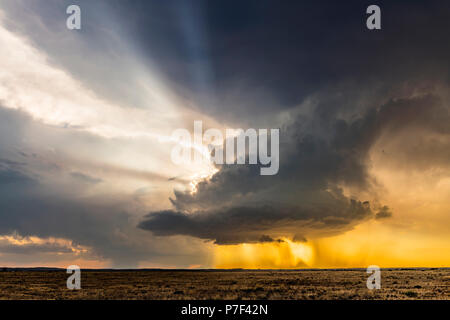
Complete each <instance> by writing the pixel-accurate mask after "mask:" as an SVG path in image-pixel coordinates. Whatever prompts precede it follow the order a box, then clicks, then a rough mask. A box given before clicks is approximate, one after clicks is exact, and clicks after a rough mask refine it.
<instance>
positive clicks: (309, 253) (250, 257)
mask: <svg viewBox="0 0 450 320" xmlns="http://www.w3.org/2000/svg"><path fill="white" fill-rule="evenodd" d="M312 259H313V250H312V247H311V246H310V245H309V244H308V243H299V242H293V241H291V240H289V239H283V242H265V243H243V244H237V245H218V246H216V247H215V250H214V268H220V269H233V268H244V269H295V268H302V267H309V266H310V264H311V262H312Z"/></svg>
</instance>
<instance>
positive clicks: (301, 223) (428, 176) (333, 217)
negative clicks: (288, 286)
mask: <svg viewBox="0 0 450 320" xmlns="http://www.w3.org/2000/svg"><path fill="white" fill-rule="evenodd" d="M71 4H76V5H78V6H79V7H80V9H81V29H80V30H70V29H68V28H67V27H66V20H67V18H68V17H69V15H68V14H67V13H66V9H67V7H68V6H69V5H71ZM371 4H374V3H372V2H368V1H345V3H343V2H337V1H323V0H321V1H295V2H294V1H292V2H291V1H283V2H282V3H280V2H275V1H264V0H263V1H261V0H260V1H252V0H248V1H233V0H231V1H230V0H229V1H214V2H213V1H206V0H199V1H195V2H194V1H181V0H169V1H156V0H147V1H140V0H132V1H119V0H109V1H103V0H96V1H92V0H91V1H87V0H86V1H80V0H78V1H76V0H71V1H66V0H64V1H60V0H58V1H57V0H46V1H44V0H38V1H26V0H0V48H1V49H0V50H1V51H0V52H1V55H0V266H8V267H12V266H57V267H67V266H69V265H73V264H75V265H79V266H80V267H82V268H336V267H367V266H369V265H378V266H380V267H443V266H446V267H448V266H450V250H449V249H450V232H449V231H450V125H449V124H450V90H449V88H450V58H449V57H450V43H449V41H448V32H449V30H450V3H448V1H426V2H425V1H395V2H392V1H390V2H388V1H377V2H376V4H377V5H379V7H380V8H381V30H369V29H367V27H366V19H367V18H368V16H369V15H368V14H366V8H367V7H368V6H369V5H371ZM194 121H202V123H203V127H204V129H205V130H206V129H208V128H214V129H218V130H223V131H225V130H226V129H228V128H234V129H236V128H242V129H244V130H246V129H248V128H257V129H263V128H266V129H272V128H276V129H279V171H278V173H277V174H275V175H267V176H264V175H260V165H252V164H239V165H238V164H224V165H219V164H214V163H212V162H211V161H203V162H200V163H189V164H186V163H185V164H176V163H174V162H173V161H171V152H172V150H173V148H174V146H176V145H177V141H174V139H173V137H172V133H173V132H174V130H176V129H179V128H185V129H187V130H189V131H190V132H193V130H194ZM198 147H199V146H196V145H190V146H188V148H192V150H193V152H194V153H195V152H198V151H195V150H198ZM196 148H197V149H196ZM189 150H190V149H189Z"/></svg>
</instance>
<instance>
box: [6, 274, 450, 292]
mask: <svg viewBox="0 0 450 320" xmlns="http://www.w3.org/2000/svg"><path fill="white" fill-rule="evenodd" d="M69 276H70V275H69V274H67V273H66V270H64V269H61V270H39V271H36V270H18V269H16V270H13V269H3V271H0V299H46V300H47V299H102V300H103V299H120V300H122V299H140V300H142V299H145V300H147V299H151V300H155V299H156V300H159V299H164V300H165V299H176V300H182V299H200V300H201V299H226V300H247V299H282V300H283V299H291V300H292V299H306V300H310V299H402V300H404V299H445V300H448V299H450V269H449V268H442V269H441V268H438V269H434V268H433V269H382V270H381V289H379V290H368V289H367V287H366V280H367V277H368V276H370V275H369V274H367V273H366V270H364V269H349V270H293V271H291V270H289V271H288V270H258V271H254V270H233V271H229V270H226V271H225V270H208V271H206V270H202V271H200V270H194V271H188V270H134V271H131V270H102V271H99V270H82V272H81V289H80V290H68V289H67V287H66V280H67V278H68V277H69Z"/></svg>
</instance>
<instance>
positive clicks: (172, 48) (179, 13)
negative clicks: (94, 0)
mask: <svg viewBox="0 0 450 320" xmlns="http://www.w3.org/2000/svg"><path fill="white" fill-rule="evenodd" d="M111 3H112V5H111V7H112V10H113V11H114V12H116V13H120V14H117V16H118V17H119V19H120V16H122V17H123V18H124V19H125V18H126V19H128V21H129V22H131V23H129V24H128V28H129V30H130V31H132V34H134V36H135V38H136V41H137V42H139V48H140V49H141V50H142V51H143V52H145V53H146V56H147V58H148V59H149V61H158V66H159V68H161V69H162V71H163V72H164V74H165V75H166V76H167V77H168V78H169V79H171V80H172V81H173V82H174V83H177V84H178V88H181V91H180V92H184V90H188V91H189V92H190V93H191V94H192V95H193V98H194V99H196V100H197V101H198V102H199V103H198V105H199V108H200V109H201V110H202V111H203V112H205V113H207V114H209V115H212V116H217V117H219V118H222V119H227V120H234V121H241V122H252V121H254V120H253V118H255V112H257V115H258V117H259V115H260V114H268V115H270V114H271V113H273V112H277V111H279V110H283V109H290V108H292V107H294V106H296V105H298V104H299V103H301V102H303V101H304V100H305V99H306V98H307V97H308V96H310V95H312V94H314V93H318V92H321V90H324V89H326V88H329V87H334V86H336V85H339V84H341V83H343V82H344V81H346V82H350V83H353V84H356V87H360V85H359V84H360V83H365V84H366V85H367V86H368V87H372V90H375V89H376V90H380V92H382V93H384V94H388V93H392V92H393V91H395V90H397V89H398V88H399V87H401V86H403V85H404V83H403V82H406V81H408V82H414V81H423V80H425V81H428V82H431V81H440V80H442V79H445V80H446V81H447V82H448V81H449V79H450V74H449V71H448V70H450V64H449V59H448V56H449V55H450V44H449V43H448V41H446V40H445V39H446V38H447V36H448V34H447V33H448V30H449V29H450V19H449V16H450V4H449V3H448V2H445V1H429V2H426V3H425V2H423V1H396V2H392V1H378V2H377V4H378V5H379V6H380V7H381V8H382V30H381V31H369V30H367V28H366V26H365V22H366V18H367V15H366V13H365V12H366V8H367V6H368V5H370V4H372V2H370V1H345V2H342V1H339V2H338V1H319V2H317V1H286V2H285V1H283V2H275V1H195V2H188V3H187V2H185V1H168V2H164V4H162V3H161V2H159V1H134V6H128V5H125V3H123V2H121V1H113V2H111ZM349 89H351V88H349ZM355 89H356V88H355ZM258 117H257V118H258Z"/></svg>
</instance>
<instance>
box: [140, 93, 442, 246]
mask: <svg viewBox="0 0 450 320" xmlns="http://www.w3.org/2000/svg"><path fill="white" fill-rule="evenodd" d="M323 108H324V105H320V104H319V105H318V106H317V108H316V109H315V111H314V112H313V114H312V116H309V117H306V118H305V117H299V118H298V119H297V121H295V122H294V124H292V125H291V126H288V127H286V128H284V129H283V130H282V134H281V136H282V137H283V139H282V140H281V142H280V143H281V150H280V171H279V174H278V175H276V176H260V175H259V169H258V167H257V166H251V165H245V166H235V165H226V166H223V167H221V169H220V171H219V172H218V173H217V174H215V175H214V176H213V177H212V178H211V179H210V180H209V181H203V182H201V183H200V184H199V185H198V186H197V192H196V193H195V194H191V193H189V192H179V191H175V198H174V199H172V203H173V205H174V208H175V209H174V210H166V211H159V212H153V213H150V214H149V215H148V216H147V219H146V220H144V221H142V222H141V224H140V225H139V226H140V227H141V228H143V229H146V230H150V231H152V232H153V233H154V234H156V235H176V234H182V235H190V236H194V237H199V238H202V239H208V240H214V241H215V242H216V243H219V244H229V243H240V242H257V241H260V240H261V237H263V236H264V235H269V236H271V237H273V238H277V237H280V236H289V237H292V238H294V237H296V236H297V237H298V236H299V235H300V236H302V235H303V236H306V237H308V236H309V235H310V234H318V233H319V234H324V233H336V232H340V231H343V230H346V229H348V228H349V227H351V226H352V225H354V224H355V223H358V222H360V221H362V220H364V219H368V218H376V219H382V218H388V217H390V216H391V215H392V213H391V210H390V209H389V207H388V206H382V207H380V208H371V207H370V204H369V202H366V201H359V200H353V199H349V198H348V197H347V196H345V195H344V193H343V190H342V189H341V187H343V186H348V187H357V188H358V190H360V191H364V190H365V191H367V192H369V193H370V192H372V191H373V187H374V184H376V181H374V180H373V178H372V177H371V176H370V174H369V166H370V162H369V151H370V150H371V148H372V147H373V146H374V144H375V142H377V141H378V140H379V139H381V138H382V137H383V136H385V135H388V136H392V135H396V134H398V133H399V132H405V131H406V132H409V133H410V134H411V135H414V134H415V132H421V131H424V132H426V133H427V134H430V133H434V134H442V135H444V136H445V137H447V138H448V136H449V134H450V129H449V126H448V123H450V122H449V121H450V117H449V109H448V106H447V105H445V104H443V102H442V101H441V100H439V99H438V98H437V97H435V96H432V95H425V96H418V97H412V98H409V99H396V100H390V101H388V102H387V103H386V104H385V105H383V106H381V107H380V108H374V109H370V110H368V111H367V112H365V114H364V115H362V116H356V117H349V119H343V118H341V119H339V118H337V117H336V115H335V114H331V115H330V114H329V113H324V112H323V111H324V110H323ZM316 128H320V129H319V131H318V132H317V131H314V130H315V129H316ZM442 153H443V154H446V151H445V150H442ZM412 161H414V160H412ZM434 161H439V159H437V160H434ZM429 165H432V164H431V163H429ZM374 210H375V211H374Z"/></svg>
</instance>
